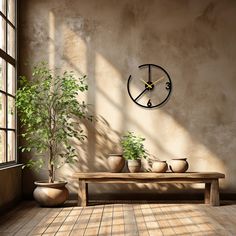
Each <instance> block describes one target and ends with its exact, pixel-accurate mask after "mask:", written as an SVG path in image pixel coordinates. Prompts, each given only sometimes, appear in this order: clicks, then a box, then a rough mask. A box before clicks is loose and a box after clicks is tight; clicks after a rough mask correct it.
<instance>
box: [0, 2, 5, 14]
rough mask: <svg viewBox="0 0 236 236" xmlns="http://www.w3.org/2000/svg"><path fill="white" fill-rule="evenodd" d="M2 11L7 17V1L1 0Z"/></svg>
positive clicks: (0, 9)
mask: <svg viewBox="0 0 236 236" xmlns="http://www.w3.org/2000/svg"><path fill="white" fill-rule="evenodd" d="M0 11H1V12H2V13H3V14H4V15H6V0H0Z"/></svg>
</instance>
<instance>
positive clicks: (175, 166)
mask: <svg viewBox="0 0 236 236" xmlns="http://www.w3.org/2000/svg"><path fill="white" fill-rule="evenodd" d="M169 166H170V170H171V171H172V172H175V173H183V172H185V171H186V170H187V169H188V162H187V158H178V159H172V160H171V161H170V165H169Z"/></svg>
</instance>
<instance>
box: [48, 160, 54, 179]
mask: <svg viewBox="0 0 236 236" xmlns="http://www.w3.org/2000/svg"><path fill="white" fill-rule="evenodd" d="M48 167H49V168H48V177H49V178H48V182H49V183H53V182H54V168H53V165H51V164H49V166H48Z"/></svg>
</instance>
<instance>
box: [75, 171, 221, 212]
mask: <svg viewBox="0 0 236 236" xmlns="http://www.w3.org/2000/svg"><path fill="white" fill-rule="evenodd" d="M219 178H225V175H224V174H222V173H217V172H186V173H168V172H167V173H150V172H147V173H142V172H139V173H110V172H90V173H78V172H77V173H74V174H73V179H77V180H78V181H79V187H78V205H79V206H83V207H85V206H87V204H88V184H89V183H113V184H114V183H125V184H126V183H205V204H210V205H212V206H219V205H220V201H219Z"/></svg>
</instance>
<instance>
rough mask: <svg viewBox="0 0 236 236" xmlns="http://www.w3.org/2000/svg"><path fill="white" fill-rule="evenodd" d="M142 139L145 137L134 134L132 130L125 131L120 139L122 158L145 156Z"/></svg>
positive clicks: (129, 158) (133, 158)
mask: <svg viewBox="0 0 236 236" xmlns="http://www.w3.org/2000/svg"><path fill="white" fill-rule="evenodd" d="M144 140H145V138H143V137H141V136H137V135H135V134H134V132H130V131H129V132H127V133H126V134H125V135H124V136H123V137H122V140H121V145H122V148H123V156H124V158H125V159H126V160H137V159H141V158H142V157H143V158H146V157H147V151H146V149H145V148H144V145H143V142H144Z"/></svg>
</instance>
